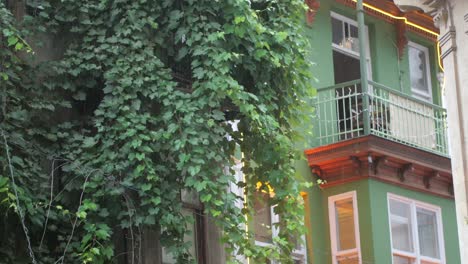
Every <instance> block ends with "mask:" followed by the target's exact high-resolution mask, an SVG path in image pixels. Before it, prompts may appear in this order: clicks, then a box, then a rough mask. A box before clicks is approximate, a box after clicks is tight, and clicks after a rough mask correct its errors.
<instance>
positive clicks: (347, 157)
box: [305, 135, 454, 199]
mask: <svg viewBox="0 0 468 264" xmlns="http://www.w3.org/2000/svg"><path fill="white" fill-rule="evenodd" d="M305 154H306V155H307V160H308V163H309V167H310V168H311V170H312V171H313V172H318V171H319V172H320V173H315V174H316V175H317V176H318V177H319V178H321V179H322V180H324V181H325V182H326V183H325V184H322V185H321V188H327V187H331V186H335V185H338V184H343V183H347V182H352V181H357V180H361V179H369V178H371V179H375V180H378V181H382V182H386V183H390V184H394V185H398V186H401V187H404V188H407V189H411V190H417V191H421V192H425V193H430V194H433V195H437V196H441V197H446V198H451V199H453V197H454V196H453V182H452V169H451V165H450V159H449V158H447V157H444V156H441V155H437V154H434V153H431V152H428V151H424V150H421V149H417V148H414V147H411V146H408V145H404V144H400V143H398V142H394V141H391V140H387V139H384V138H380V137H377V136H374V135H368V136H364V137H360V138H354V139H350V140H346V141H340V142H338V143H334V144H330V145H326V146H321V147H317V148H312V149H308V150H306V151H305Z"/></svg>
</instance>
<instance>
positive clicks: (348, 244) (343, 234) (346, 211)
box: [335, 198, 356, 250]
mask: <svg viewBox="0 0 468 264" xmlns="http://www.w3.org/2000/svg"><path fill="white" fill-rule="evenodd" d="M335 217H336V231H337V232H336V239H337V241H338V250H347V249H352V248H355V247H356V241H355V238H356V234H355V232H354V230H355V229H354V210H353V199H352V198H347V199H344V200H340V201H336V202H335Z"/></svg>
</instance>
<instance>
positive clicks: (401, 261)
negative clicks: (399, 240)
mask: <svg viewBox="0 0 468 264" xmlns="http://www.w3.org/2000/svg"><path fill="white" fill-rule="evenodd" d="M413 263H414V261H413V260H412V259H410V258H405V257H401V256H393V264H413Z"/></svg>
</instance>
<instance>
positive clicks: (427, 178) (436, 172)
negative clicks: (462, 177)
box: [423, 171, 440, 189]
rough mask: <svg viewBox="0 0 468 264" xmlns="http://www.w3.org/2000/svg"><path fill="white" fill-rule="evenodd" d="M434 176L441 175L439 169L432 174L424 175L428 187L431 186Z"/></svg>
mask: <svg viewBox="0 0 468 264" xmlns="http://www.w3.org/2000/svg"><path fill="white" fill-rule="evenodd" d="M434 177H436V178H437V177H440V173H439V172H438V171H434V172H432V174H429V175H426V176H424V177H423V183H424V187H425V188H426V189H429V188H431V179H432V178H434Z"/></svg>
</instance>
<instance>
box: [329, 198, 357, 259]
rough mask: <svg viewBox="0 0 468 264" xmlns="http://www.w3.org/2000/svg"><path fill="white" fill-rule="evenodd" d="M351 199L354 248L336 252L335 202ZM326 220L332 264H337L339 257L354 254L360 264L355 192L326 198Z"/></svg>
mask: <svg viewBox="0 0 468 264" xmlns="http://www.w3.org/2000/svg"><path fill="white" fill-rule="evenodd" d="M349 198H351V199H352V201H353V215H354V234H355V237H354V239H355V243H356V248H354V249H347V250H340V251H338V241H336V234H337V230H336V213H335V212H336V211H335V202H336V201H340V200H344V199H349ZM328 218H329V223H330V241H331V246H332V263H333V264H338V261H337V258H338V257H340V256H345V255H349V254H356V253H357V255H358V258H359V264H361V263H362V257H361V240H360V233H359V215H358V204H357V194H356V191H350V192H346V193H342V194H338V195H334V196H330V197H328Z"/></svg>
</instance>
